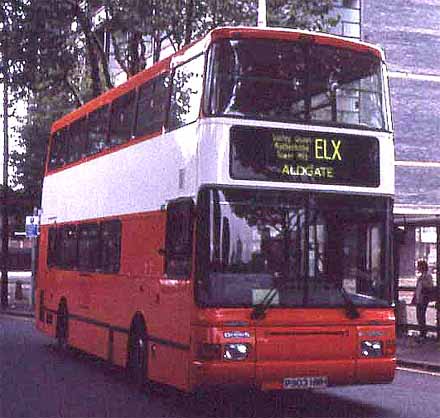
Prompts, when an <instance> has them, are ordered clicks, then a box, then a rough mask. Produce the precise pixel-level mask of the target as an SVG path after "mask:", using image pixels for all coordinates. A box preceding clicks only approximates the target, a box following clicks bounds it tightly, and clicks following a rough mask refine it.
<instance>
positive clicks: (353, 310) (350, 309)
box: [335, 285, 361, 319]
mask: <svg viewBox="0 0 440 418" xmlns="http://www.w3.org/2000/svg"><path fill="white" fill-rule="evenodd" d="M335 288H337V289H339V290H340V291H341V296H342V299H344V302H345V313H346V315H347V317H348V318H350V319H357V318H359V317H360V316H361V315H360V313H359V311H358V309H357V307H356V305H355V303H354V302H353V300H352V299H351V297H350V295H349V294H348V293H347V291H346V290H345V289H344V287H343V286H341V287H337V286H336V285H335Z"/></svg>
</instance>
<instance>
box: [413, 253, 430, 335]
mask: <svg viewBox="0 0 440 418" xmlns="http://www.w3.org/2000/svg"><path fill="white" fill-rule="evenodd" d="M417 271H418V273H419V276H418V278H417V284H416V289H415V291H414V297H413V300H412V303H415V304H416V313H417V322H418V324H419V327H420V338H419V340H420V341H421V340H422V339H423V338H426V331H427V330H426V310H427V308H428V303H429V295H430V291H431V289H432V288H433V282H432V276H431V275H430V274H429V273H428V263H427V262H426V260H418V261H417Z"/></svg>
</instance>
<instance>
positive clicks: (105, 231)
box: [101, 221, 121, 273]
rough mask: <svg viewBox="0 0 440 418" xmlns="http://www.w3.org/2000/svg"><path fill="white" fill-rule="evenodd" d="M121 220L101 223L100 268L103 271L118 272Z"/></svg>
mask: <svg viewBox="0 0 440 418" xmlns="http://www.w3.org/2000/svg"><path fill="white" fill-rule="evenodd" d="M120 260H121V222H120V221H109V222H103V223H102V224H101V268H102V270H103V271H104V272H105V273H117V272H119V268H120V264H121V261H120Z"/></svg>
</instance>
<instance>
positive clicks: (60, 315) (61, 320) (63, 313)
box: [56, 302, 69, 351]
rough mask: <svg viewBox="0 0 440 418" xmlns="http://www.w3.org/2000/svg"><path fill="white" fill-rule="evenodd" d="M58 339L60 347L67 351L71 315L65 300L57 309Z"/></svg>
mask: <svg viewBox="0 0 440 418" xmlns="http://www.w3.org/2000/svg"><path fill="white" fill-rule="evenodd" d="M56 339H57V347H58V349H59V350H60V351H66V350H67V347H68V341H69V315H68V311H67V305H66V303H65V302H61V303H60V305H59V307H58V311H57V328H56Z"/></svg>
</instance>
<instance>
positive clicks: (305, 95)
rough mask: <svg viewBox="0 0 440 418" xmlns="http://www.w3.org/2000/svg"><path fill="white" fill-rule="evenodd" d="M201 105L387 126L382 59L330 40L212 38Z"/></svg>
mask: <svg viewBox="0 0 440 418" xmlns="http://www.w3.org/2000/svg"><path fill="white" fill-rule="evenodd" d="M208 80H209V86H208V89H207V100H206V103H205V111H206V112H207V114H209V115H211V116H231V117H241V118H246V119H264V120H275V121H282V122H290V123H292V122H298V123H301V122H302V123H310V122H312V123H314V124H326V125H333V126H351V127H363V128H365V129H376V130H387V129H388V126H387V118H386V116H385V105H384V94H383V92H384V86H383V82H382V62H381V60H380V58H379V57H378V56H376V55H374V54H370V53H366V52H360V51H356V50H354V49H349V48H341V47H335V46H330V45H318V44H313V43H304V42H288V41H283V40H267V39H239V40H238V39H235V40H234V39H228V40H221V41H218V42H216V43H214V44H213V45H212V47H211V50H210V59H209V65H208Z"/></svg>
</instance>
